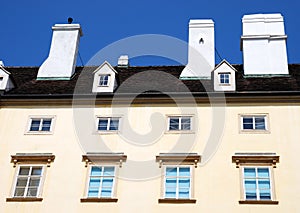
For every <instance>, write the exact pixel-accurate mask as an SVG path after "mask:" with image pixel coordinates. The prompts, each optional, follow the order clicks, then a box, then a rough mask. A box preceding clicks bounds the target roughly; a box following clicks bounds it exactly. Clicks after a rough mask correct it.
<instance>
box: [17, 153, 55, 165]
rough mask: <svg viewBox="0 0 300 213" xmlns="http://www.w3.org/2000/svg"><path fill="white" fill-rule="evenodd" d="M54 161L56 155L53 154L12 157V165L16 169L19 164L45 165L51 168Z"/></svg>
mask: <svg viewBox="0 0 300 213" xmlns="http://www.w3.org/2000/svg"><path fill="white" fill-rule="evenodd" d="M54 159H55V155H53V154H52V153H17V154H16V155H12V156H11V163H13V164H14V167H16V165H17V164H18V163H43V164H47V167H50V164H51V163H52V162H53V161H54Z"/></svg>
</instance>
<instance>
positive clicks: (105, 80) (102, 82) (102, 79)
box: [99, 75, 110, 87]
mask: <svg viewBox="0 0 300 213" xmlns="http://www.w3.org/2000/svg"><path fill="white" fill-rule="evenodd" d="M109 80H110V75H100V76H99V86H100V87H107V86H109Z"/></svg>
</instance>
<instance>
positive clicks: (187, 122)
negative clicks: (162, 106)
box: [181, 117, 191, 130]
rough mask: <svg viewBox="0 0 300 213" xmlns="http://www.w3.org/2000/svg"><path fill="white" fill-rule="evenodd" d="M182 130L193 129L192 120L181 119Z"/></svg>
mask: <svg viewBox="0 0 300 213" xmlns="http://www.w3.org/2000/svg"><path fill="white" fill-rule="evenodd" d="M181 129H182V130H190V129H191V118H187V117H184V118H182V119H181Z"/></svg>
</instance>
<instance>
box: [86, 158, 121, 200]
mask: <svg viewBox="0 0 300 213" xmlns="http://www.w3.org/2000/svg"><path fill="white" fill-rule="evenodd" d="M88 167H89V168H88V174H87V181H86V187H85V188H86V190H85V196H84V197H86V198H100V199H101V198H104V199H105V198H114V197H116V188H117V173H118V166H117V165H116V164H115V163H111V164H90V165H89V166H88ZM93 167H102V169H103V168H104V167H114V176H113V177H112V178H113V186H112V189H111V190H112V192H111V196H110V197H103V196H101V190H102V181H101V183H100V186H99V191H98V196H97V197H89V189H90V187H89V185H90V179H91V172H92V168H93ZM103 177H105V176H100V179H101V180H103Z"/></svg>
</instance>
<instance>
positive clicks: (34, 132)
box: [25, 131, 53, 135]
mask: <svg viewBox="0 0 300 213" xmlns="http://www.w3.org/2000/svg"><path fill="white" fill-rule="evenodd" d="M25 135H53V132H52V131H31V132H25Z"/></svg>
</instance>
